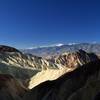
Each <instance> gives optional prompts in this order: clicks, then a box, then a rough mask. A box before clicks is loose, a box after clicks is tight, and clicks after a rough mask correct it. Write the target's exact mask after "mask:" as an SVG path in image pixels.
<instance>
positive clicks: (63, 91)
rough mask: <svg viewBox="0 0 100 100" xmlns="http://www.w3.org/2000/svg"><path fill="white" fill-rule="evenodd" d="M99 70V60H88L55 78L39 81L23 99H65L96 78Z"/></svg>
mask: <svg viewBox="0 0 100 100" xmlns="http://www.w3.org/2000/svg"><path fill="white" fill-rule="evenodd" d="M99 71H100V61H99V60H97V61H94V62H90V63H88V64H85V65H83V66H82V67H79V68H77V69H76V70H74V71H72V72H69V73H67V74H65V75H63V76H61V77H60V78H58V79H57V80H54V81H46V82H44V83H41V84H40V85H38V86H37V87H35V88H33V89H32V90H31V91H30V92H29V93H27V94H26V95H25V96H24V99H23V100H27V99H28V98H30V100H67V99H68V98H69V97H71V95H72V94H73V93H75V92H76V91H78V90H79V89H81V88H82V87H84V86H85V85H86V83H87V82H88V81H94V80H98V77H99ZM69 100H70V99H69ZM71 100H77V99H71ZM80 100H83V99H80ZM87 100H89V99H87Z"/></svg>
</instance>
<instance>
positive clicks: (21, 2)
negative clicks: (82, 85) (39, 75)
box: [0, 0, 100, 48]
mask: <svg viewBox="0 0 100 100" xmlns="http://www.w3.org/2000/svg"><path fill="white" fill-rule="evenodd" d="M71 42H72V43H73V42H76V43H81V42H100V0H0V44H2V45H9V46H13V47H16V48H29V47H33V46H35V47H36V46H41V45H42V46H43V45H51V44H57V43H63V44H67V43H71Z"/></svg>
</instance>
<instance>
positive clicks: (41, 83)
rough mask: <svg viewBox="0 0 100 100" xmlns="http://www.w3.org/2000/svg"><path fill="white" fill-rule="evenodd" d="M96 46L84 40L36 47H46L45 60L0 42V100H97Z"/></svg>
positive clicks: (99, 65) (98, 67)
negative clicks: (75, 42) (76, 42)
mask: <svg viewBox="0 0 100 100" xmlns="http://www.w3.org/2000/svg"><path fill="white" fill-rule="evenodd" d="M68 47H69V48H70V49H68ZM75 47H76V48H75ZM47 48H48V49H47ZM55 48H56V49H55ZM66 48H67V49H66ZM99 48H100V47H99V44H86V43H83V44H70V45H61V44H60V45H58V46H53V47H42V48H37V49H35V50H38V49H43V50H45V49H46V50H47V51H48V53H49V56H51V58H49V59H45V58H47V57H46V56H45V58H43V57H38V56H35V55H32V54H26V53H25V52H24V53H23V52H21V51H20V50H17V49H16V48H13V47H9V46H4V45H0V100H28V99H29V100H58V99H59V100H85V99H86V100H99V99H95V98H98V95H99V94H100V80H99V78H100V58H99V56H97V55H96V54H94V53H91V52H92V51H93V50H98V51H99ZM82 49H84V50H85V51H88V52H85V51H84V50H82ZM32 50H33V49H32ZM43 50H42V53H43ZM50 50H51V51H50ZM64 50H65V51H64ZM90 50H91V52H90V53H89V51H90ZM47 51H44V53H46V52H47ZM53 51H54V52H53ZM56 51H60V52H59V53H57V54H55V53H56ZM52 52H53V53H52ZM94 52H96V53H99V52H97V51H94ZM51 54H52V55H51ZM53 54H54V55H53ZM47 55H48V54H47ZM48 80H49V81H48ZM80 97H82V98H81V99H80ZM91 98H92V99H91Z"/></svg>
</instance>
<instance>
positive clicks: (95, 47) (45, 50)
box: [21, 43, 100, 58]
mask: <svg viewBox="0 0 100 100" xmlns="http://www.w3.org/2000/svg"><path fill="white" fill-rule="evenodd" d="M79 49H82V50H85V51H87V52H94V53H97V54H100V44H98V43H79V44H78V43H69V44H67V45H64V44H61V45H59V46H58V45H54V46H46V47H45V46H44V47H38V48H31V49H24V50H21V51H22V52H24V53H30V54H33V55H36V56H41V57H44V58H50V57H51V56H55V55H59V54H61V53H64V52H73V51H77V50H79Z"/></svg>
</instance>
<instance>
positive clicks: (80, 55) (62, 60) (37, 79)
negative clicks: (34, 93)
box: [28, 50, 98, 89]
mask: <svg viewBox="0 0 100 100" xmlns="http://www.w3.org/2000/svg"><path fill="white" fill-rule="evenodd" d="M97 59H98V57H97V56H96V55H95V54H93V53H86V52H85V51H83V50H79V51H77V52H73V53H64V54H62V55H60V56H58V57H54V58H52V59H49V60H51V62H53V63H54V64H55V65H57V66H59V67H58V68H59V69H55V70H54V69H53V70H52V69H48V70H42V71H41V72H38V73H37V74H36V75H35V76H33V77H32V78H31V79H30V81H29V86H28V87H29V88H30V89H32V88H33V87H35V86H36V85H38V84H40V83H41V82H44V81H46V80H55V79H57V78H58V77H60V76H61V75H63V74H65V73H67V72H70V71H73V70H75V69H76V68H78V67H80V66H82V65H84V64H87V63H89V62H91V61H95V60H97Z"/></svg>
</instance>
